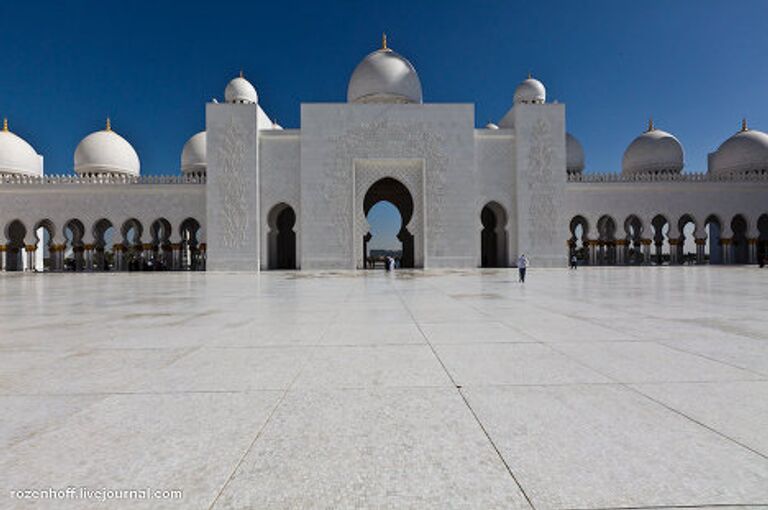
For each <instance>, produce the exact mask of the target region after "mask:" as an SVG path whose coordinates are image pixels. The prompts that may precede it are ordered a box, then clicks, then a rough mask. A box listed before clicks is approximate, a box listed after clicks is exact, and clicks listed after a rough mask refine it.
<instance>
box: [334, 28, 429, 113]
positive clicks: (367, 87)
mask: <svg viewBox="0 0 768 510" xmlns="http://www.w3.org/2000/svg"><path fill="white" fill-rule="evenodd" d="M347 101H348V102H350V103H421V81H420V80H419V75H418V74H416V69H414V68H413V66H412V65H411V63H410V62H408V60H407V59H406V58H404V57H402V56H400V55H399V54H397V53H395V52H394V51H392V50H391V49H389V48H388V47H387V37H386V35H385V36H384V37H383V38H382V44H381V49H378V50H376V51H374V52H373V53H369V54H368V55H367V56H366V57H365V58H364V59H363V60H362V62H360V63H359V64H358V65H357V67H356V68H355V71H354V72H353V73H352V77H351V78H350V79H349V86H348V87H347Z"/></svg>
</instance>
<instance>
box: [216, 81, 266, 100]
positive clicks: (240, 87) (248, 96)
mask: <svg viewBox="0 0 768 510" xmlns="http://www.w3.org/2000/svg"><path fill="white" fill-rule="evenodd" d="M224 100H225V101H226V102H227V103H258V102H259V96H258V94H256V89H255V88H254V87H253V85H251V82H249V81H248V80H246V79H245V78H243V76H242V74H241V75H240V76H238V77H237V78H235V79H233V80H232V81H230V82H229V83H227V88H226V89H224Z"/></svg>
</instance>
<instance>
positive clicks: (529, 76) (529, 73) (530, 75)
mask: <svg viewBox="0 0 768 510" xmlns="http://www.w3.org/2000/svg"><path fill="white" fill-rule="evenodd" d="M531 78H533V74H532V73H531V72H530V71H528V79H529V80H530V79H531Z"/></svg>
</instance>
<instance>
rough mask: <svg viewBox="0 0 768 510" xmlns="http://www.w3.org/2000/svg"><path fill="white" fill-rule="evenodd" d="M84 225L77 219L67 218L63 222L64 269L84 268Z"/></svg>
mask: <svg viewBox="0 0 768 510" xmlns="http://www.w3.org/2000/svg"><path fill="white" fill-rule="evenodd" d="M84 235H85V226H84V225H83V222H82V221H80V220H78V219H72V220H69V221H68V222H66V223H65V224H64V241H65V244H66V248H65V250H64V269H65V270H66V271H82V270H83V269H84V268H85V257H84V255H83V254H84V251H85V245H84V244H83V236H84Z"/></svg>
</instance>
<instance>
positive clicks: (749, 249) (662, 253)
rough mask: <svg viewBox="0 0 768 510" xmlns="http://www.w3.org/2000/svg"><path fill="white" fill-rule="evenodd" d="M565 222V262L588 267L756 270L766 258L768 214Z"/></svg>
mask: <svg viewBox="0 0 768 510" xmlns="http://www.w3.org/2000/svg"><path fill="white" fill-rule="evenodd" d="M618 225H619V224H617V221H616V219H614V218H613V217H611V216H608V215H603V216H600V217H599V218H597V220H596V221H589V220H587V218H585V217H584V216H574V217H573V218H572V219H571V221H570V234H571V237H570V239H568V249H569V256H573V255H576V257H577V259H578V260H579V262H580V263H582V264H587V265H643V264H645V265H649V264H652V265H662V264H671V265H674V264H757V263H758V262H759V261H761V260H762V261H764V260H766V258H768V213H766V214H763V215H761V216H759V217H758V218H746V217H745V216H743V215H741V214H737V215H735V216H733V217H732V218H729V219H726V218H720V217H719V216H717V215H714V214H712V215H709V216H707V217H706V218H704V219H703V220H701V219H697V218H695V217H694V216H693V215H691V214H684V215H682V216H680V217H679V218H672V217H668V216H666V215H664V214H657V215H655V216H653V217H652V218H650V220H649V221H646V222H643V221H642V220H641V219H640V217H639V216H637V215H634V214H633V215H630V216H628V217H627V218H626V219H625V220H624V222H623V224H620V225H622V227H623V228H622V229H619V228H617V227H618Z"/></svg>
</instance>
